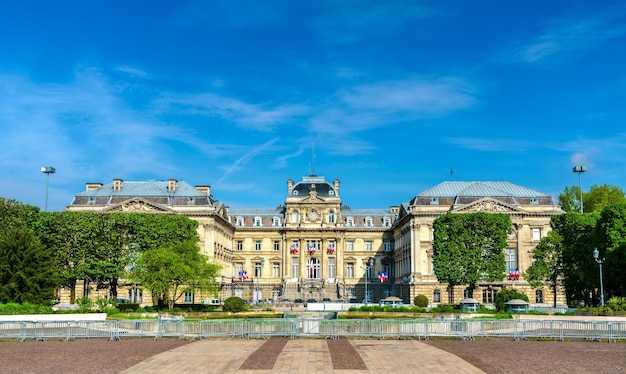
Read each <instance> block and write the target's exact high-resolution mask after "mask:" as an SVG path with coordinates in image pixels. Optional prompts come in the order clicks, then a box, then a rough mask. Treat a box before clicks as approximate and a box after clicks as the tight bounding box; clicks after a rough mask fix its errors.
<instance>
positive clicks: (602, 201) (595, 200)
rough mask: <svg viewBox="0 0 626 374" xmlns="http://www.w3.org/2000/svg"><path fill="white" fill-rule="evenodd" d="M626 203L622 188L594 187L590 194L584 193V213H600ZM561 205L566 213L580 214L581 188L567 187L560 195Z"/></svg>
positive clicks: (605, 185)
mask: <svg viewBox="0 0 626 374" xmlns="http://www.w3.org/2000/svg"><path fill="white" fill-rule="evenodd" d="M622 203H626V196H625V195H624V191H622V189H621V188H619V187H617V186H613V185H609V184H603V185H601V186H598V185H593V186H591V188H590V189H589V191H588V192H585V191H583V211H584V212H585V213H588V212H600V211H602V209H604V208H605V207H607V206H608V205H612V204H622ZM559 204H560V205H561V208H562V209H563V210H564V211H566V212H580V188H579V187H578V186H571V187H565V189H564V190H563V192H561V194H559Z"/></svg>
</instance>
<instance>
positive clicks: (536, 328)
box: [0, 318, 626, 342]
mask: <svg viewBox="0 0 626 374" xmlns="http://www.w3.org/2000/svg"><path fill="white" fill-rule="evenodd" d="M271 336H285V337H288V338H290V339H294V338H297V337H305V336H319V337H325V338H327V339H337V338H339V337H353V338H370V339H371V338H374V339H430V338H438V337H443V338H457V339H465V340H471V339H475V338H485V337H502V338H512V339H514V340H524V339H553V340H560V341H563V340H566V339H586V340H594V341H601V340H606V341H608V342H613V341H617V340H626V321H600V322H589V321H574V320H571V321H568V320H558V321H557V320H460V319H448V320H445V319H356V320H328V319H323V318H284V319H270V318H264V319H223V320H182V319H178V320H168V319H158V320H106V321H15V322H13V321H11V322H0V339H16V340H20V341H25V340H48V339H64V340H71V339H79V338H84V339H89V338H107V339H109V340H120V339H122V338H130V337H140V338H141V337H150V338H153V339H159V338H162V337H176V338H179V339H205V338H215V337H230V338H240V339H249V338H257V339H265V338H268V337H271Z"/></svg>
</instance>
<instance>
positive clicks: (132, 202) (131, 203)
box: [105, 197, 172, 213]
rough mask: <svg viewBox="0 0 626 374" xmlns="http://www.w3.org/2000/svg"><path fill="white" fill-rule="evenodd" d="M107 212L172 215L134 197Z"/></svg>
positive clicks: (109, 208)
mask: <svg viewBox="0 0 626 374" xmlns="http://www.w3.org/2000/svg"><path fill="white" fill-rule="evenodd" d="M105 211H107V212H139V213H171V212H172V210H171V209H169V208H166V207H164V206H162V205H159V204H155V203H152V202H149V201H147V200H144V199H142V198H138V197H134V198H131V199H128V200H126V201H123V202H121V203H119V204H116V205H112V206H110V207H107V208H106V209H105Z"/></svg>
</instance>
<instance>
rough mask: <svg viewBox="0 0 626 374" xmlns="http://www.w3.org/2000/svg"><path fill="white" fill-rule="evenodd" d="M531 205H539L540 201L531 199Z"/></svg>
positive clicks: (534, 198)
mask: <svg viewBox="0 0 626 374" xmlns="http://www.w3.org/2000/svg"><path fill="white" fill-rule="evenodd" d="M530 205H539V199H537V198H536V197H533V198H532V199H530Z"/></svg>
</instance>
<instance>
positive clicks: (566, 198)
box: [559, 186, 584, 212]
mask: <svg viewBox="0 0 626 374" xmlns="http://www.w3.org/2000/svg"><path fill="white" fill-rule="evenodd" d="M583 201H584V198H583ZM559 205H561V209H563V210H564V211H566V212H580V188H579V187H578V186H571V187H567V186H566V187H565V189H564V190H563V192H561V193H560V194H559ZM583 208H584V207H583Z"/></svg>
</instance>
